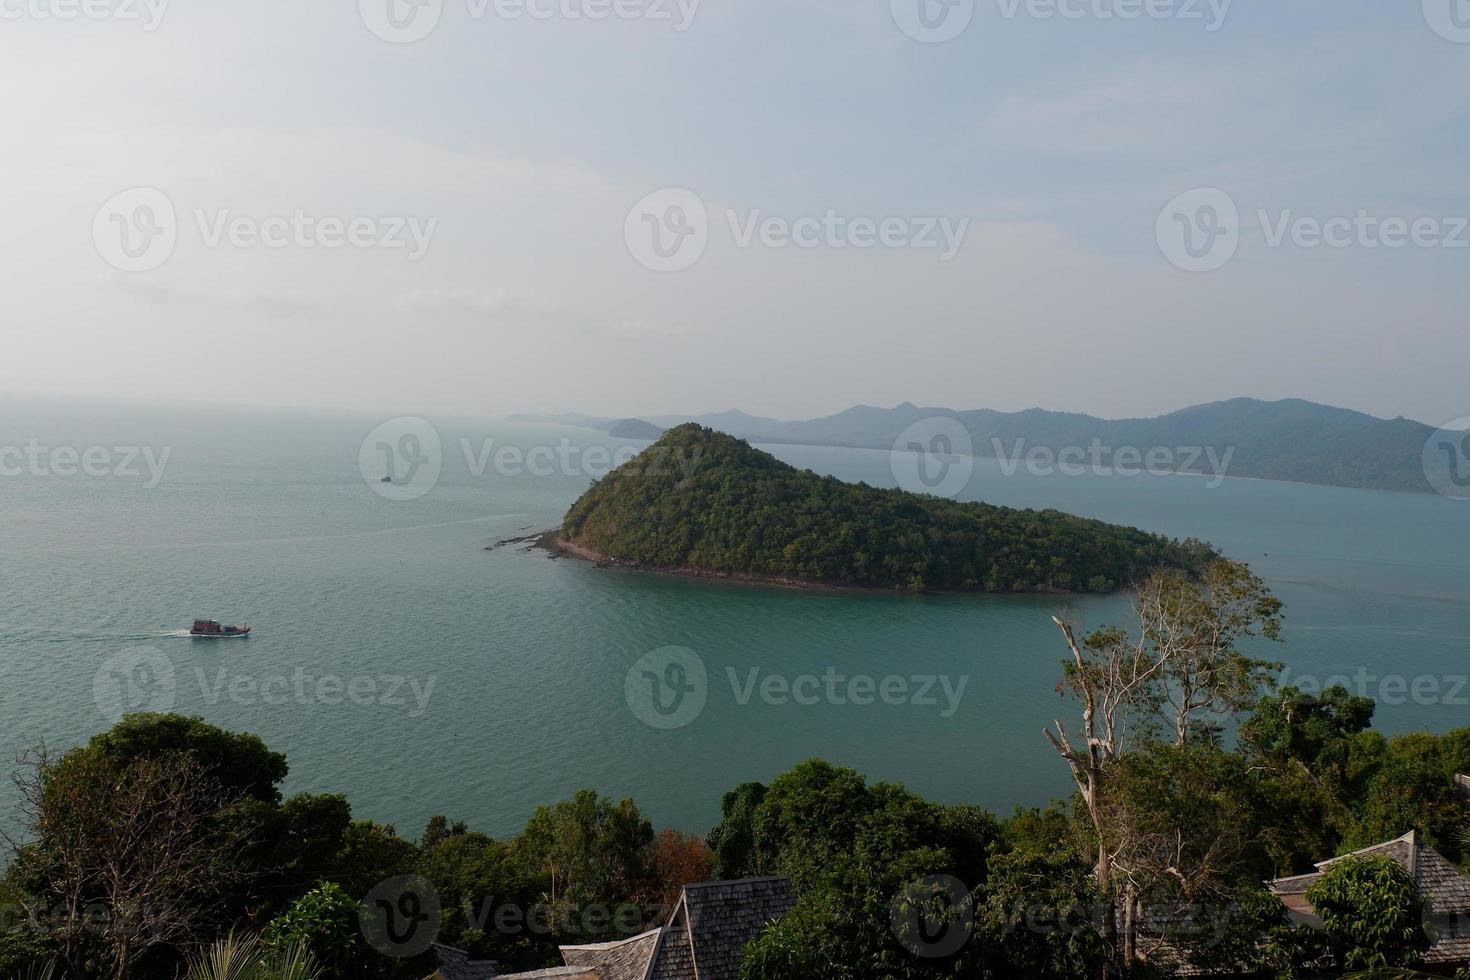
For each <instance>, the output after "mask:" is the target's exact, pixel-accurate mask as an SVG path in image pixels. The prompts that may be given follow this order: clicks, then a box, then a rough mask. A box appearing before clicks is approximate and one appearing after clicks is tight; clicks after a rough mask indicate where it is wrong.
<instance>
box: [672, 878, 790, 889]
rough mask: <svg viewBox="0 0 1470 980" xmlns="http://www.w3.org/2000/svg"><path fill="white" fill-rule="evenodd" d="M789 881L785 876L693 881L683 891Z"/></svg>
mask: <svg viewBox="0 0 1470 980" xmlns="http://www.w3.org/2000/svg"><path fill="white" fill-rule="evenodd" d="M790 880H791V879H790V878H788V877H787V876H786V875H762V876H759V877H754V878H731V879H730V880H728V881H694V882H690V883H689V884H687V885H685V886H684V888H685V889H690V888H713V887H715V886H716V885H751V884H755V883H757V882H763V881H790Z"/></svg>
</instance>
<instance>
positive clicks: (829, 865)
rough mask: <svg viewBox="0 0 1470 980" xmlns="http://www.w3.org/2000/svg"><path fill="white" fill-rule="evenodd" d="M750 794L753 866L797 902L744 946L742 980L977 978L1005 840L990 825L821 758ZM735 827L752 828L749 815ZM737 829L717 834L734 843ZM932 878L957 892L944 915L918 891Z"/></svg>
mask: <svg viewBox="0 0 1470 980" xmlns="http://www.w3.org/2000/svg"><path fill="white" fill-rule="evenodd" d="M752 795H754V796H759V797H760V799H761V802H760V804H759V805H758V806H757V807H756V808H755V811H754V813H753V814H751V815H750V819H749V825H750V836H751V840H752V841H753V842H754V853H753V854H752V855H751V856H750V859H751V860H752V861H753V862H754V863H755V864H756V865H757V866H759V867H762V868H765V869H766V873H767V874H778V875H786V876H788V877H790V878H791V880H792V884H793V887H794V888H795V891H796V897H797V901H796V906H795V907H794V908H793V909H792V910H791V912H790V913H788V914H787V915H786V916H785V917H783V918H782V919H781V920H780V921H779V922H777V923H775V924H774V925H772V926H771V927H769V928H768V929H767V930H766V931H765V932H764V933H762V934H761V936H760V937H759V938H758V939H756V940H755V941H754V942H752V943H751V944H750V945H749V947H748V948H747V951H746V956H745V959H744V961H743V963H742V967H741V976H742V977H743V978H745V980H810V978H812V977H823V978H826V980H888V978H900V980H907V978H931V977H964V976H974V975H976V973H977V971H978V970H979V966H978V960H979V958H980V957H982V956H983V954H984V949H983V947H982V946H981V944H979V943H977V942H974V941H973V939H972V933H973V929H974V923H973V907H974V904H975V896H977V895H978V894H979V893H980V889H981V888H982V887H983V885H984V882H985V878H986V855H987V853H988V849H989V845H990V844H991V843H992V842H993V841H994V840H995V838H996V835H997V833H998V830H997V827H996V824H995V821H994V819H993V818H991V817H990V816H989V815H988V814H985V813H984V812H983V811H977V810H976V809H974V808H972V807H945V806H940V805H938V804H934V803H930V802H929V801H927V800H924V799H922V798H921V797H919V796H916V795H915V794H913V793H910V792H908V791H907V790H905V789H904V788H903V787H901V786H896V785H893V784H888V783H876V784H869V783H867V781H866V780H864V779H863V777H862V776H861V775H859V774H858V773H856V772H854V771H853V770H851V769H843V768H839V767H837V766H832V765H829V764H827V763H825V762H820V761H816V760H813V761H810V762H805V763H803V764H801V765H800V766H797V767H796V768H795V769H792V770H791V771H789V772H787V773H784V774H782V775H781V776H779V777H777V778H776V779H775V780H774V781H773V782H772V783H771V786H770V788H769V789H768V790H766V791H765V792H764V793H757V794H752ZM727 812H728V811H727ZM730 819H733V820H735V821H737V823H736V825H735V826H736V827H737V828H738V827H741V826H743V825H744V823H745V815H744V814H743V813H739V812H735V813H731V815H730ZM732 829H735V828H732V827H729V826H725V825H722V826H721V828H719V829H717V830H716V831H715V832H713V833H712V834H711V835H710V836H711V837H712V838H715V839H719V840H728V839H730V833H729V832H730V831H731V830H732ZM741 832H742V833H743V831H741ZM934 876H941V877H942V879H943V880H944V882H945V883H946V884H947V885H949V886H950V887H949V888H948V889H946V896H945V897H946V898H947V899H948V900H949V903H948V906H947V907H940V903H935V902H930V901H928V899H930V898H932V897H933V896H932V894H931V893H928V892H926V891H925V890H924V889H923V888H919V887H916V885H918V884H919V883H922V882H925V881H926V879H931V878H932V877H934ZM956 899H957V900H958V904H957V905H956V904H954V901H955V900H956ZM919 905H922V906H923V908H922V909H918V908H917V906H919ZM911 906H915V908H911ZM911 911H912V912H914V914H913V915H910V914H909V913H910V912H911ZM916 919H917V920H921V921H922V925H920V924H918V923H916V921H915V920H916ZM916 925H917V928H915V927H916ZM926 927H932V929H933V933H931V932H930V931H929V930H928V929H926ZM916 933H917V934H916Z"/></svg>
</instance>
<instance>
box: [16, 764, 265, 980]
mask: <svg viewBox="0 0 1470 980" xmlns="http://www.w3.org/2000/svg"><path fill="white" fill-rule="evenodd" d="M14 781H15V784H16V787H17V788H18V789H19V791H20V796H21V801H22V815H23V820H22V822H23V824H24V826H25V829H26V832H27V835H28V837H29V843H27V844H25V845H23V846H21V847H20V848H19V853H20V858H19V861H18V864H19V865H20V866H21V869H22V870H21V875H22V878H23V880H27V881H28V882H29V883H31V884H32V885H33V886H34V887H33V890H32V891H31V892H30V893H29V894H28V895H27V896H26V898H25V899H24V901H25V902H26V903H27V904H28V905H30V906H31V907H30V908H28V912H30V913H31V914H32V919H33V921H35V922H38V923H46V924H47V930H48V933H49V936H48V938H49V939H50V940H51V941H52V942H54V943H55V944H56V947H57V949H58V952H59V955H60V958H61V960H62V962H63V963H64V964H65V966H66V968H67V971H68V973H69V974H70V975H73V976H82V975H85V974H86V973H88V972H89V971H91V970H95V967H89V966H88V960H89V959H91V958H93V957H96V958H97V959H99V960H100V961H101V962H102V963H104V964H106V970H107V973H108V974H109V975H111V976H114V977H117V978H119V980H122V978H126V977H128V976H129V975H130V974H131V972H132V970H133V966H134V963H135V962H136V961H137V960H138V959H139V958H140V957H142V956H143V955H144V954H146V953H147V952H148V951H149V950H150V949H152V948H154V947H167V946H171V945H174V944H178V943H183V942H187V941H188V940H190V939H192V938H193V936H194V935H195V932H196V930H197V929H198V928H199V927H200V926H201V925H202V924H203V923H205V922H208V921H210V919H211V917H212V915H213V914H214V913H215V912H216V911H217V910H218V909H219V908H220V907H221V906H222V905H223V903H224V901H225V898H226V896H227V895H228V894H229V893H230V892H231V891H232V890H234V889H236V888H239V887H240V886H241V884H242V882H243V880H244V879H245V878H247V877H248V871H247V870H246V868H245V867H244V865H243V862H242V861H241V853H242V851H243V850H244V847H245V844H246V841H247V839H248V831H247V828H245V827H243V826H242V825H241V824H240V822H239V821H237V820H228V819H224V818H223V814H224V813H225V811H226V810H227V809H228V808H229V807H230V806H232V805H233V804H234V803H235V802H237V800H238V797H237V796H236V795H234V793H232V792H231V791H230V790H227V789H226V788H225V787H223V786H221V785H220V784H219V783H218V782H217V781H215V780H214V779H213V778H212V776H211V775H210V773H209V771H208V770H207V769H206V768H205V767H204V766H202V765H201V764H200V763H199V762H198V761H197V760H195V759H194V758H193V757H192V756H190V755H188V754H187V753H174V752H166V753H161V754H158V755H156V756H153V757H144V758H119V757H118V756H116V755H114V754H110V753H108V752H105V751H97V750H96V749H95V748H93V747H84V748H81V749H74V750H72V751H71V752H68V753H66V754H65V755H63V756H62V757H61V758H59V759H53V758H51V757H50V756H48V755H46V754H45V752H44V751H39V752H36V753H33V754H31V755H30V756H29V757H28V758H26V759H24V760H23V767H22V768H21V769H20V770H19V771H18V772H16V773H15V775H14ZM95 947H100V948H95Z"/></svg>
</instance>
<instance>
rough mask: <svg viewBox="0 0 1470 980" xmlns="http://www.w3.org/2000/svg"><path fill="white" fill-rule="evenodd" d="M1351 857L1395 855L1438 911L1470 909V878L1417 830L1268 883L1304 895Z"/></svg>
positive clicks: (1280, 892)
mask: <svg viewBox="0 0 1470 980" xmlns="http://www.w3.org/2000/svg"><path fill="white" fill-rule="evenodd" d="M1350 857H1386V858H1392V859H1393V860H1394V861H1397V862H1398V863H1399V864H1401V865H1402V866H1403V867H1404V868H1406V869H1408V871H1409V873H1410V874H1412V875H1413V876H1414V882H1415V884H1417V885H1418V886H1419V893H1420V894H1421V895H1423V896H1424V898H1425V899H1426V900H1428V901H1430V902H1433V903H1434V911H1435V913H1436V914H1450V913H1457V912H1458V913H1470V878H1467V877H1466V876H1465V875H1463V874H1461V873H1460V871H1459V869H1457V868H1456V867H1455V866H1454V865H1453V864H1451V863H1450V862H1449V861H1448V860H1446V859H1445V856H1444V855H1443V854H1440V853H1439V852H1438V851H1436V850H1435V849H1434V848H1432V847H1430V846H1429V845H1428V844H1426V843H1424V842H1423V841H1422V840H1420V839H1419V833H1418V831H1414V830H1411V831H1409V832H1408V833H1407V834H1405V835H1404V836H1402V837H1397V838H1395V839H1393V840H1391V841H1385V842H1384V843H1382V844H1374V845H1373V846H1372V847H1365V848H1363V849H1362V850H1361V851H1354V852H1352V853H1351V854H1344V855H1342V856H1341V857H1335V858H1330V859H1328V860H1326V861H1319V862H1318V863H1317V870H1316V871H1313V872H1311V873H1310V874H1304V875H1294V876H1292V877H1290V878H1277V879H1276V880H1275V881H1272V882H1268V884H1269V886H1270V888H1271V890H1272V891H1273V892H1275V893H1276V894H1277V895H1303V894H1305V893H1306V891H1307V889H1308V888H1310V887H1311V886H1312V885H1313V884H1314V883H1315V882H1316V881H1317V879H1319V878H1321V877H1322V874H1323V872H1325V871H1326V870H1327V869H1328V868H1330V867H1331V866H1332V865H1334V864H1336V863H1337V862H1339V861H1343V860H1345V859H1347V858H1350Z"/></svg>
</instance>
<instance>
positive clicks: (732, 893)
mask: <svg viewBox="0 0 1470 980" xmlns="http://www.w3.org/2000/svg"><path fill="white" fill-rule="evenodd" d="M794 904H796V895H795V893H793V892H792V890H791V881H790V880H789V879H787V878H746V879H743V880H741V881H710V882H705V883H704V884H700V885H686V886H685V887H684V894H683V896H682V897H681V898H680V899H679V904H678V906H677V907H676V908H675V909H674V916H673V917H672V918H671V919H670V920H669V922H670V925H673V924H675V922H676V921H677V922H679V923H681V924H684V925H687V926H688V928H689V935H690V940H691V942H690V945H691V947H692V948H693V952H694V967H695V971H696V973H697V974H698V977H699V980H737V978H738V977H739V975H740V953H741V951H742V950H743V949H744V948H745V944H746V943H748V942H750V941H751V940H752V939H754V938H755V937H756V936H758V935H760V933H761V931H762V930H763V929H765V927H766V926H768V925H770V924H771V923H772V922H775V921H776V920H777V919H779V918H781V916H783V915H785V914H786V913H787V912H789V911H791V906H792V905H794Z"/></svg>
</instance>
